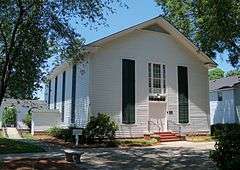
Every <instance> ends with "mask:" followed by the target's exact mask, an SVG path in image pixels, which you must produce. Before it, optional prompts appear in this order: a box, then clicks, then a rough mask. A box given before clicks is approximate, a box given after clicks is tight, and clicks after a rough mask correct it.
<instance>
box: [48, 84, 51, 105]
mask: <svg viewBox="0 0 240 170" xmlns="http://www.w3.org/2000/svg"><path fill="white" fill-rule="evenodd" d="M50 103H51V80H49V82H48V107H50Z"/></svg>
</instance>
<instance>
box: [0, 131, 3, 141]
mask: <svg viewBox="0 0 240 170" xmlns="http://www.w3.org/2000/svg"><path fill="white" fill-rule="evenodd" d="M1 138H4V137H3V132H2V131H0V139H1Z"/></svg>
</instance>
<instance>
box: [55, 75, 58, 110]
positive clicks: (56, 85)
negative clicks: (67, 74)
mask: <svg viewBox="0 0 240 170" xmlns="http://www.w3.org/2000/svg"><path fill="white" fill-rule="evenodd" d="M57 87H58V76H56V77H55V88H54V91H55V92H54V109H56V108H57Z"/></svg>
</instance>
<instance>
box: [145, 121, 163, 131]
mask: <svg viewBox="0 0 240 170" xmlns="http://www.w3.org/2000/svg"><path fill="white" fill-rule="evenodd" d="M151 124H153V125H155V126H157V127H158V130H159V132H160V131H161V127H160V125H159V124H157V123H155V122H153V121H151V120H149V121H148V132H149V133H150V132H151Z"/></svg>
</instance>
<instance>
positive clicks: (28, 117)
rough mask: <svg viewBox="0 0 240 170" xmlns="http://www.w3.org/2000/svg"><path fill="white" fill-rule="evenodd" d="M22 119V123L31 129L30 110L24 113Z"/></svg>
mask: <svg viewBox="0 0 240 170" xmlns="http://www.w3.org/2000/svg"><path fill="white" fill-rule="evenodd" d="M22 121H23V123H24V124H25V125H27V127H28V128H29V129H31V127H32V114H31V112H28V113H27V114H26V115H25V117H24V119H23V120H22Z"/></svg>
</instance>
